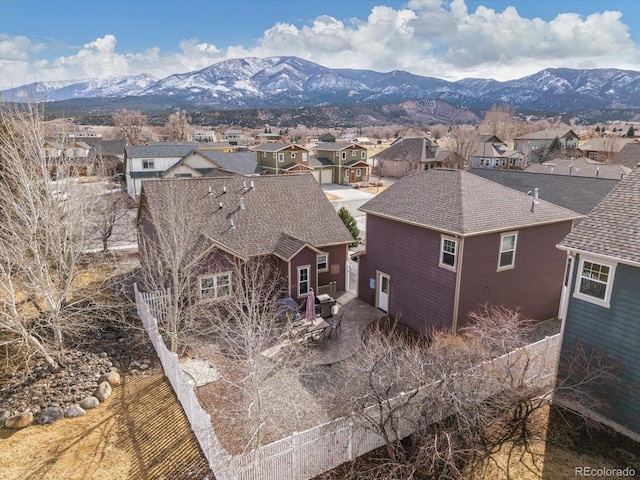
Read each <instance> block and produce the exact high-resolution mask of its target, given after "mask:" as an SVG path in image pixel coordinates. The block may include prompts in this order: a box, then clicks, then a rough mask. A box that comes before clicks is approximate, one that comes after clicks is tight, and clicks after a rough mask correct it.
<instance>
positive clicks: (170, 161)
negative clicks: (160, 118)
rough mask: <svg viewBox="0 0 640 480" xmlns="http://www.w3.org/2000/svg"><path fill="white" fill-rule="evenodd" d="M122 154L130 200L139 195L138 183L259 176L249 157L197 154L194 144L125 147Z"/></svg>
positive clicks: (242, 154) (206, 150) (245, 154)
mask: <svg viewBox="0 0 640 480" xmlns="http://www.w3.org/2000/svg"><path fill="white" fill-rule="evenodd" d="M124 152H125V173H126V180H127V192H128V193H129V195H130V196H131V197H133V198H136V196H138V195H140V191H141V188H142V181H143V180H146V179H149V178H160V177H181V178H190V177H200V176H203V175H206V176H211V175H220V174H222V175H228V174H230V173H242V174H253V175H257V174H259V173H260V172H261V170H260V168H259V167H258V164H257V161H256V159H255V156H254V155H253V153H250V152H231V153H226V152H224V151H220V150H216V149H209V148H204V149H201V150H200V149H198V144H197V143H165V142H163V143H153V144H149V145H127V146H126V147H125V149H124Z"/></svg>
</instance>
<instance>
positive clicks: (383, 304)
mask: <svg viewBox="0 0 640 480" xmlns="http://www.w3.org/2000/svg"><path fill="white" fill-rule="evenodd" d="M376 285H377V290H378V295H377V299H378V305H377V307H378V308H379V309H380V310H382V311H383V312H388V311H389V275H387V274H386V273H382V272H378V279H377V281H376Z"/></svg>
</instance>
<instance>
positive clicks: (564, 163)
mask: <svg viewBox="0 0 640 480" xmlns="http://www.w3.org/2000/svg"><path fill="white" fill-rule="evenodd" d="M525 171H526V172H531V173H548V174H555V175H573V176H576V177H599V178H612V179H618V180H619V179H621V178H622V177H623V176H624V175H626V174H628V173H629V172H630V171H631V169H630V168H627V167H625V166H622V165H613V164H609V163H600V162H597V161H595V160H590V159H588V158H584V157H580V158H554V159H553V160H549V161H546V162H543V163H531V164H530V165H528V166H527V167H526V168H525Z"/></svg>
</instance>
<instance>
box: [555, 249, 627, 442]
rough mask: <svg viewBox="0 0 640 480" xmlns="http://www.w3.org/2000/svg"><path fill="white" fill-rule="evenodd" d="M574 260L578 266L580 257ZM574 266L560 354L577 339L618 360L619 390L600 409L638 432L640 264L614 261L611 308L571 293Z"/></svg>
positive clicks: (570, 349)
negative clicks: (605, 406) (608, 406)
mask: <svg viewBox="0 0 640 480" xmlns="http://www.w3.org/2000/svg"><path fill="white" fill-rule="evenodd" d="M575 262H576V263H575V265H576V266H578V265H579V263H580V259H579V257H576V260H575ZM577 270H578V268H575V269H574V275H573V281H572V283H571V291H570V292H569V294H570V295H571V296H570V298H569V307H568V310H567V319H566V325H565V333H564V338H563V342H562V356H563V358H570V356H571V354H572V353H573V351H574V349H575V345H576V341H580V343H581V344H582V345H583V346H584V347H587V348H597V349H598V350H600V351H603V352H604V353H605V354H606V355H607V356H608V357H609V358H611V359H613V360H614V361H616V362H620V364H621V372H620V374H619V378H620V380H621V386H622V390H621V391H620V392H615V394H613V395H611V397H610V398H608V399H607V400H608V403H609V405H610V407H611V408H610V409H609V410H607V411H603V412H599V413H601V414H602V415H604V416H605V417H607V418H610V419H611V420H613V421H615V422H616V423H618V424H620V425H622V426H624V427H626V428H629V429H630V430H632V431H634V432H635V433H638V434H640V268H635V267H631V266H628V265H623V264H618V265H617V267H616V271H615V278H614V283H613V290H612V293H611V303H610V305H611V306H610V308H605V307H602V306H599V305H595V304H593V303H590V302H587V301H584V300H581V299H578V298H575V297H573V292H574V290H575V279H576V278H577V274H578V272H577Z"/></svg>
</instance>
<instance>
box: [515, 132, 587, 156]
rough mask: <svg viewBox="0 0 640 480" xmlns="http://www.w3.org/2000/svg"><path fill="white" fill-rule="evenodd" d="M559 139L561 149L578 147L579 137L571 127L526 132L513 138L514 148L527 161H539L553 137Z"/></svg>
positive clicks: (544, 154) (567, 149) (570, 149)
mask: <svg viewBox="0 0 640 480" xmlns="http://www.w3.org/2000/svg"><path fill="white" fill-rule="evenodd" d="M556 138H557V139H558V140H559V141H560V150H561V151H564V152H566V151H572V150H575V149H576V148H577V147H578V140H579V137H578V135H577V134H576V132H574V131H573V130H571V129H567V128H563V129H547V130H540V131H538V132H532V133H527V134H526V135H520V136H518V137H516V138H514V139H513V144H514V147H513V149H514V150H517V151H519V152H522V153H523V154H524V155H525V157H526V160H527V161H528V162H529V161H531V162H540V161H542V159H543V158H545V156H546V154H547V152H548V150H549V147H550V146H551V145H552V143H553V141H554V140H555V139H556Z"/></svg>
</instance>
